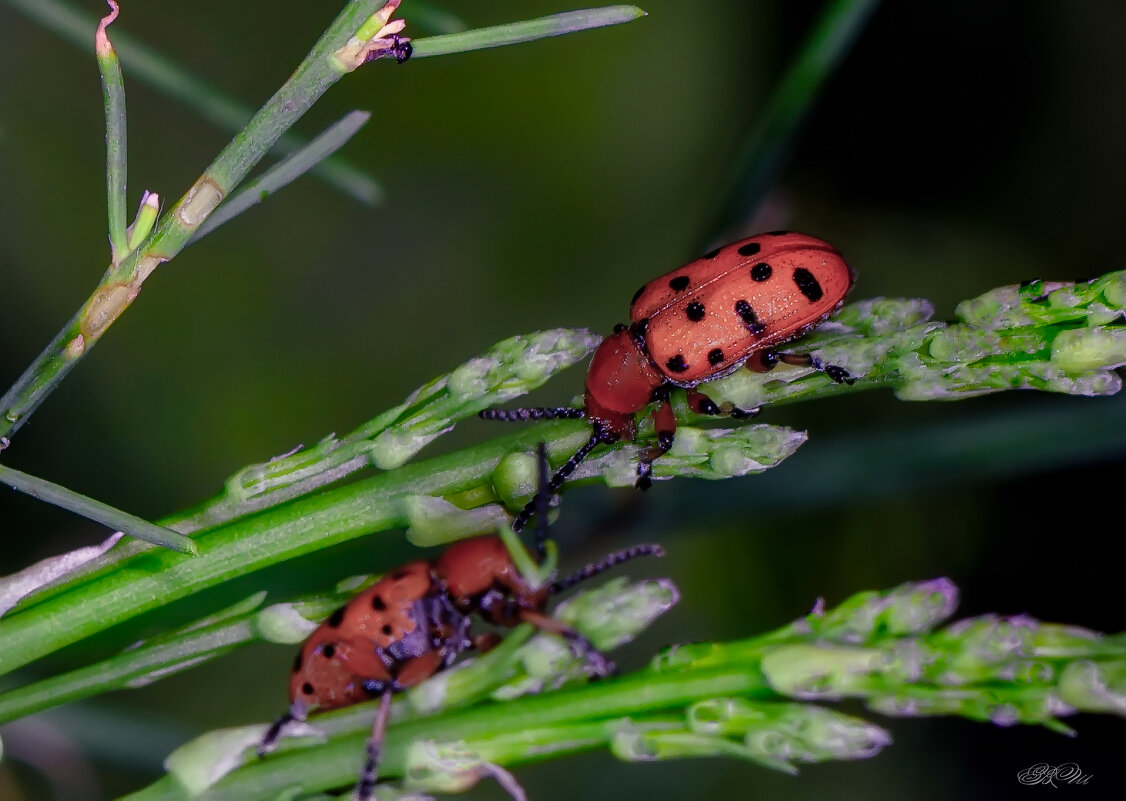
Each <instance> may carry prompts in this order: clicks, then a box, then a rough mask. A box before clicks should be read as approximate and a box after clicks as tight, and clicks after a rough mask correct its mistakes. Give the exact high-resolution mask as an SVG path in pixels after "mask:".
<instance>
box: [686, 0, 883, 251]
mask: <svg viewBox="0 0 1126 801" xmlns="http://www.w3.org/2000/svg"><path fill="white" fill-rule="evenodd" d="M878 5H879V0H828V2H826V3H825V5H824V7H823V10H822V11H821V14H820V16H819V17H818V18H817V21H816V22H815V23H814V25H813V28H812V29H811V30H810V32H809V35H808V36H807V37H806V39H805V42H804V43H803V44H802V46H801V48H800V49H799V50H798V54H797V56H796V57H795V58H794V60H793V61H792V62H791V63H790V65H789V67H788V68H787V69H786V72H785V75H784V76H783V78H782V80H781V81H780V82H779V83H778V84H777V87H776V88H775V89H774V92H773V94H772V95H771V96H770V99H769V100H768V101H767V102H766V105H765V107H764V108H763V110H762V112H761V113H760V114H759V115H758V119H757V122H756V123H755V125H754V126H753V127H752V128H751V130H750V132H749V134H748V136H747V138H746V140H745V141H744V143H743V145H742V147H741V149H740V152H739V155H738V156H737V158H736V159H735V161H734V166H733V169H731V170H730V171H729V172H728V173H727V174H728V175H731V176H733V180H732V183H731V186H730V187H729V188H728V189H727V197H726V200H725V201H724V202H723V204H722V205H720V206H719V209H720V215H721V217H720V219H717V220H715V222H714V224H713V225H712V226H711V228H710V230H708V231H707V232H706V237H705V238H706V239H708V240H709V241H719V242H726V241H728V240H729V239H731V238H734V237H735V236H737V235H739V233H740V231H741V230H742V229H741V228H740V226H744V225H745V224H746V222H747V220H749V219H750V218H751V216H752V214H753V213H754V210H755V209H756V208H757V207H758V205H759V203H760V202H761V201H762V198H763V196H764V195H765V194H766V192H767V191H768V190H769V189H770V187H771V186H773V185H774V184H775V182H776V181H777V179H778V175H779V173H781V172H782V169H783V168H784V166H785V164H786V160H787V156H788V154H789V152H790V150H792V148H793V147H794V144H795V142H796V141H797V131H798V129H799V128H800V127H801V125H802V123H803V122H804V120H805V119H806V117H807V116H808V115H809V112H810V110H811V109H812V108H813V106H814V104H815V103H816V101H817V98H818V96H819V95H820V93H821V89H822V88H823V87H824V85H825V84H826V82H827V81H828V80H829V78H831V77H832V76H833V74H834V73H836V71H837V68H838V67H840V65H841V62H842V61H843V60H844V58H845V57H846V56H847V55H848V53H849V52H850V51H851V50H852V45H853V43H855V41H856V39H857V38H858V37H859V36H860V33H861V32H862V31H863V30H864V27H865V26H866V25H867V23H868V19H869V18H870V17H871V15H872V12H873V11H875V9H876V6H878Z"/></svg>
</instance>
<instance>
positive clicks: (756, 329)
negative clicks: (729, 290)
mask: <svg viewBox="0 0 1126 801" xmlns="http://www.w3.org/2000/svg"><path fill="white" fill-rule="evenodd" d="M735 313H736V314H738V315H739V319H740V320H742V321H743V325H745V326H747V328H748V330H750V332H751V333H752V334H761V333H762V332H763V331H765V330H766V326H765V325H763V324H762V323H760V322H759V321H758V315H757V314H755V310H754V309H752V308H751V304H750V303H747V301H745V300H743V299H739V300H737V301H735Z"/></svg>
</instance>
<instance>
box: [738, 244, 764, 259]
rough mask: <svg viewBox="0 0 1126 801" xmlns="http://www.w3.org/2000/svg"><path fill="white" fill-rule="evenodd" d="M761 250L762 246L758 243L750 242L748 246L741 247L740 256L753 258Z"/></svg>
mask: <svg viewBox="0 0 1126 801" xmlns="http://www.w3.org/2000/svg"><path fill="white" fill-rule="evenodd" d="M760 250H762V245H760V244H759V243H758V242H748V243H747V244H745V245H741V246H740V247H739V255H740V256H753V255H755V254H756V253H758V252H759V251H760Z"/></svg>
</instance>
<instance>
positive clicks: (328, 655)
mask: <svg viewBox="0 0 1126 801" xmlns="http://www.w3.org/2000/svg"><path fill="white" fill-rule="evenodd" d="M321 653H322V654H324V658H325V659H332V658H333V657H334V656H336V646H335V645H333V644H332V643H329V644H328V645H326V646H325V647H324V648H322V649H321Z"/></svg>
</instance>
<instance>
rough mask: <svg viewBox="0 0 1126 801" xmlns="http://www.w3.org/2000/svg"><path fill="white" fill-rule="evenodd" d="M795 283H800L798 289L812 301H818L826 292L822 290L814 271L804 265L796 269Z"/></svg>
mask: <svg viewBox="0 0 1126 801" xmlns="http://www.w3.org/2000/svg"><path fill="white" fill-rule="evenodd" d="M794 283H795V284H797V285H798V291H799V292H801V293H802V294H803V295H805V297H806V299H807V300H809V302H810V303H816V302H817V301H819V300H821V297H822V296H823V295H824V294H825V293H824V292H822V291H821V284H819V283H817V279H816V278H814V277H813V273H811V272H810V271H809V270H807V269H805V268H804V267H798V268H797V269H796V270H794Z"/></svg>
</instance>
